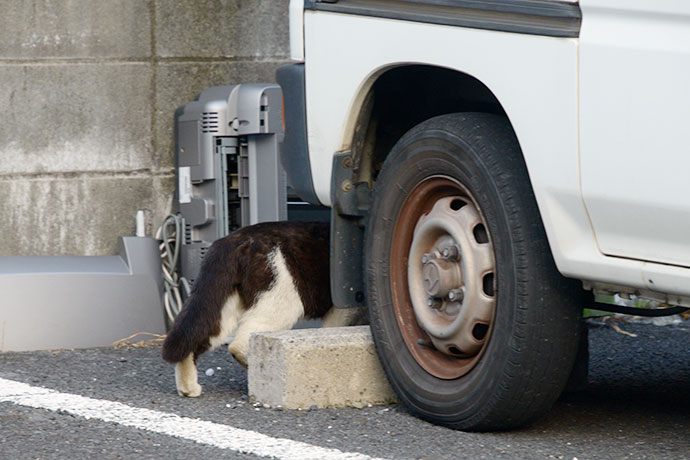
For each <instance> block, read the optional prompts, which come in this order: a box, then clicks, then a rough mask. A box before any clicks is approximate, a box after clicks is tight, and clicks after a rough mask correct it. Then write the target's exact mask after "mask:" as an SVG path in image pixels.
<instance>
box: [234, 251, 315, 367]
mask: <svg viewBox="0 0 690 460" xmlns="http://www.w3.org/2000/svg"><path fill="white" fill-rule="evenodd" d="M269 263H270V265H271V268H272V270H273V275H274V282H273V283H272V284H271V286H270V288H269V289H268V290H267V291H264V292H263V293H261V294H260V295H259V296H258V297H257V299H256V301H255V302H254V305H253V306H251V307H250V308H249V309H248V310H247V311H246V312H245V313H244V314H243V316H242V318H241V319H240V321H239V325H238V327H237V332H236V334H235V338H234V339H233V341H232V342H231V343H230V346H229V347H228V351H229V352H230V353H231V354H232V356H233V357H234V358H235V359H236V360H237V362H239V363H240V364H241V365H242V366H244V367H247V355H248V353H249V336H250V335H251V334H253V333H255V332H270V331H281V330H285V329H292V327H293V326H294V325H295V323H297V321H299V320H300V319H301V318H302V317H303V316H304V306H303V305H302V299H301V298H300V296H299V293H298V292H297V287H296V286H295V283H294V281H293V278H292V276H291V275H290V272H289V271H288V268H287V265H286V264H285V259H284V258H283V254H282V252H281V251H280V249H276V250H275V251H273V252H272V253H271V254H270V255H269Z"/></svg>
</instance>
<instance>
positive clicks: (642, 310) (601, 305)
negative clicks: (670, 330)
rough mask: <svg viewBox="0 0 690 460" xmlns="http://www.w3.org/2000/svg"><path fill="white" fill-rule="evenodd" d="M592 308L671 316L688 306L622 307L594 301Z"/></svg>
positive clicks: (625, 313)
mask: <svg viewBox="0 0 690 460" xmlns="http://www.w3.org/2000/svg"><path fill="white" fill-rule="evenodd" d="M592 308H594V309H596V310H602V311H610V312H613V313H622V314H624V315H634V316H671V315H677V314H679V313H684V312H686V311H688V310H690V308H687V307H669V308H635V307H624V306H622V305H613V304H609V303H601V302H594V305H593V306H592Z"/></svg>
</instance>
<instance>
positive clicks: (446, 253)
mask: <svg viewBox="0 0 690 460" xmlns="http://www.w3.org/2000/svg"><path fill="white" fill-rule="evenodd" d="M442 254H443V258H444V259H453V260H455V259H457V258H458V256H459V255H460V250H459V249H458V247H457V246H455V245H453V246H448V247H447V248H444V249H443V252H442Z"/></svg>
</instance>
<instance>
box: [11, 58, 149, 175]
mask: <svg viewBox="0 0 690 460" xmlns="http://www.w3.org/2000/svg"><path fill="white" fill-rule="evenodd" d="M151 77H152V72H151V67H150V66H149V65H148V64H146V63H100V64H95V63H94V64H75V65H59V64H48V65H16V66H15V65H8V66H0V81H1V82H3V84H2V85H0V100H2V101H3V104H2V105H3V109H2V113H3V123H0V139H4V140H5V142H3V143H2V145H0V157H2V159H3V161H2V162H0V174H3V175H8V174H22V173H42V174H45V173H52V172H78V171H133V170H140V169H147V168H151V150H152V143H151V118H150V116H147V113H149V111H150V100H151V92H152V89H151Z"/></svg>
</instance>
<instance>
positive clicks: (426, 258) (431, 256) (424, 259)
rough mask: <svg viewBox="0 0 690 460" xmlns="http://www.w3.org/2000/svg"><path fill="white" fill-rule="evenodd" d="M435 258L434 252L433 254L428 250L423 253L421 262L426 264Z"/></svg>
mask: <svg viewBox="0 0 690 460" xmlns="http://www.w3.org/2000/svg"><path fill="white" fill-rule="evenodd" d="M435 258H436V254H434V253H433V252H429V253H427V254H424V255H423V256H422V263H423V264H424V265H426V264H428V263H429V262H431V261H432V260H433V259H435Z"/></svg>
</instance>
